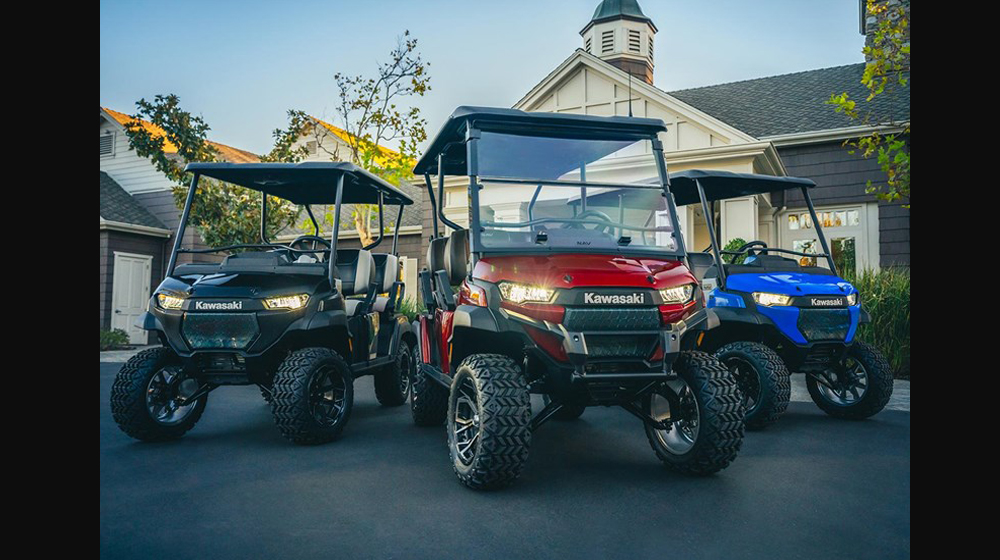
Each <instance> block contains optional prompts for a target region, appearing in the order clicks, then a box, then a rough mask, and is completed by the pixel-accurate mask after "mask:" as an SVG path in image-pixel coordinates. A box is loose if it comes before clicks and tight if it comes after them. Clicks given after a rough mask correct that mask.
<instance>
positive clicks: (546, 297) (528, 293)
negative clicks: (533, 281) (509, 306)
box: [497, 282, 554, 303]
mask: <svg viewBox="0 0 1000 560" xmlns="http://www.w3.org/2000/svg"><path fill="white" fill-rule="evenodd" d="M497 287H498V288H499V289H500V295H501V296H503V299H505V300H506V301H509V302H511V303H525V302H528V301H531V302H535V303H548V302H549V301H550V300H552V294H553V293H554V291H553V290H552V289H551V288H543V287H541V286H529V285H528V284H516V283H514V282H500V284H498V285H497Z"/></svg>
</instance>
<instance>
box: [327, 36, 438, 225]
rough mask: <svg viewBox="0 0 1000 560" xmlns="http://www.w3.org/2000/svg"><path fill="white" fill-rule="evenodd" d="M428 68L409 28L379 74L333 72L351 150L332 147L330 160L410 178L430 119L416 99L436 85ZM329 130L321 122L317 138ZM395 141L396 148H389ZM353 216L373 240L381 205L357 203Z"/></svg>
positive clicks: (388, 177)
mask: <svg viewBox="0 0 1000 560" xmlns="http://www.w3.org/2000/svg"><path fill="white" fill-rule="evenodd" d="M429 67H430V63H428V62H425V61H424V60H423V58H422V56H421V55H420V52H419V51H418V50H417V39H416V38H414V37H411V36H410V32H409V31H408V30H407V31H405V32H404V33H403V35H402V36H401V37H399V39H397V44H396V46H395V48H393V49H392V51H391V52H390V53H389V61H388V62H384V63H380V64H378V65H377V67H376V69H375V72H374V74H372V75H370V76H368V75H360V74H359V75H346V74H343V73H340V72H338V73H336V74H334V76H333V78H334V81H335V82H336V85H337V90H338V92H337V107H336V115H337V121H338V124H339V125H340V126H341V127H342V128H343V129H344V131H345V132H347V134H346V135H345V136H344V137H341V139H342V140H343V141H344V142H345V143H346V144H347V152H348V153H346V154H340V153H335V152H330V151H329V150H327V153H328V154H329V155H330V156H331V159H334V160H350V161H353V162H354V163H356V164H357V165H359V166H361V167H363V168H365V169H366V170H368V171H370V172H372V173H373V174H375V175H378V176H379V177H382V178H383V179H385V180H386V181H388V182H389V183H392V184H393V185H399V183H400V181H402V180H404V179H407V178H409V177H411V175H412V170H413V165H414V163H415V162H416V159H417V155H418V146H419V145H420V143H421V142H423V141H424V140H426V139H427V131H426V129H425V127H426V126H427V121H426V120H425V119H424V118H423V117H422V116H421V112H420V108H419V107H417V106H415V105H413V101H414V100H415V99H416V98H418V97H423V96H424V95H425V94H426V93H427V92H428V91H430V89H431V87H430V74H429V72H428V68H429ZM326 133H327V132H326V131H325V130H324V129H321V128H319V127H316V130H315V134H317V140H319V139H321V135H323V134H326ZM390 143H394V144H395V145H396V148H395V149H388V148H387V144H390ZM317 145H318V146H319V145H322V144H321V143H320V142H317ZM330 210H331V209H328V211H327V212H326V213H325V215H324V222H326V223H328V224H332V222H333V215H332V212H331V211H330ZM351 217H352V219H353V220H354V225H355V227H356V229H357V230H358V234H359V236H360V237H361V241H362V243H364V244H368V243H371V241H372V240H373V235H372V233H373V231H372V230H373V228H377V221H378V211H377V207H376V206H373V205H368V204H356V205H354V209H353V211H352V213H351Z"/></svg>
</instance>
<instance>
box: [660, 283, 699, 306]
mask: <svg viewBox="0 0 1000 560" xmlns="http://www.w3.org/2000/svg"><path fill="white" fill-rule="evenodd" d="M692 295H694V284H684V285H683V286H674V287H673V288H663V289H662V290H660V297H661V298H663V303H687V302H689V301H691V296H692Z"/></svg>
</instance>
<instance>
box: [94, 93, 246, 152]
mask: <svg viewBox="0 0 1000 560" xmlns="http://www.w3.org/2000/svg"><path fill="white" fill-rule="evenodd" d="M101 110H102V111H104V112H105V113H107V115H108V116H109V117H111V118H113V119H114V120H115V121H117V122H118V124H120V125H121V126H123V127H124V126H125V124H126V123H129V122H132V117H131V116H129V115H126V114H125V113H121V112H119V111H115V110H113V109H108V108H107V107H101ZM139 122H140V123H141V124H142V127H143V128H144V129H146V130H147V131H149V132H150V133H152V134H153V135H154V136H165V135H166V132H165V131H164V130H163V129H162V128H160V127H159V126H156V125H155V124H153V123H151V122H148V121H145V120H142V119H139ZM206 142H208V144H209V145H210V146H212V147H213V148H215V151H216V152H218V157H219V159H221V160H222V161H228V162H230V163H258V162H260V157H258V156H257V155H256V154H254V153H252V152H248V151H246V150H241V149H239V148H234V147H232V146H227V145H225V144H220V143H218V142H213V141H211V140H206ZM163 152H164V153H166V154H176V153H177V146H175V145H174V144H173V143H172V142H170V141H169V140H165V141H164V142H163Z"/></svg>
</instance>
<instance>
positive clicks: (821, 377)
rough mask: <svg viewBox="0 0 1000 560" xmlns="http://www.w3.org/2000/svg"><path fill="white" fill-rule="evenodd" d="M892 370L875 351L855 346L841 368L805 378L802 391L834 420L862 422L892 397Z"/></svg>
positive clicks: (863, 346) (876, 412) (883, 357)
mask: <svg viewBox="0 0 1000 560" xmlns="http://www.w3.org/2000/svg"><path fill="white" fill-rule="evenodd" d="M892 383H893V381H892V368H891V367H890V366H889V362H888V361H887V360H886V359H885V356H883V355H882V353H881V352H879V351H878V350H877V349H876V348H875V347H873V346H871V345H869V344H865V343H864V342H855V343H854V344H852V345H851V347H850V348H849V349H848V350H847V357H846V358H845V359H844V362H843V363H842V364H838V365H837V366H836V367H834V368H831V369H829V370H827V371H824V372H821V373H809V374H807V375H806V388H807V389H809V396H810V397H812V400H813V402H815V403H816V406H818V407H820V409H822V410H823V412H825V413H827V414H829V415H830V416H833V417H836V418H845V419H847V420H862V419H865V418H868V417H870V416H874V415H875V414H878V413H879V412H881V411H882V409H883V408H885V405H887V404H889V399H890V398H891V397H892Z"/></svg>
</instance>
